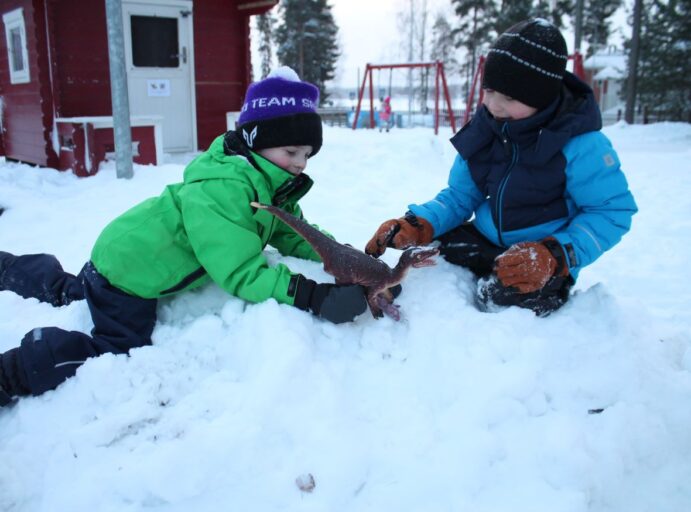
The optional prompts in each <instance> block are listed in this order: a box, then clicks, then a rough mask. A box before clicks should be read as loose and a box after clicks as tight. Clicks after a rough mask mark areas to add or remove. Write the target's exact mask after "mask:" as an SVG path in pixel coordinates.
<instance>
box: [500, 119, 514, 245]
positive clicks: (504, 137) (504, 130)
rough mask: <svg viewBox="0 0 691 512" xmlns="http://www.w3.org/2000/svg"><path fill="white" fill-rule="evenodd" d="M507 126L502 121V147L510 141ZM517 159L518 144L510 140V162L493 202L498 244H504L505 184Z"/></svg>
mask: <svg viewBox="0 0 691 512" xmlns="http://www.w3.org/2000/svg"><path fill="white" fill-rule="evenodd" d="M507 132H508V126H507V124H506V123H504V126H503V127H502V129H501V134H502V142H503V143H504V147H506V145H507V144H508V143H509V142H510V141H509V135H508V133H507ZM517 161H518V146H516V144H514V143H513V142H511V163H509V165H508V167H507V168H506V170H505V171H504V177H503V178H502V180H501V182H499V188H498V189H497V200H496V202H495V209H496V211H497V235H498V237H499V244H500V245H501V246H504V238H503V237H502V210H503V206H502V204H503V202H504V190H505V189H506V184H507V183H508V181H509V178H510V177H511V169H513V166H514V165H516V162H517Z"/></svg>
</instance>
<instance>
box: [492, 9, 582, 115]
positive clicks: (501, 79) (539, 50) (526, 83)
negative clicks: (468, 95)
mask: <svg viewBox="0 0 691 512" xmlns="http://www.w3.org/2000/svg"><path fill="white" fill-rule="evenodd" d="M567 59H568V55H567V50H566V41H564V37H563V36H562V35H561V32H559V29H558V28H557V27H555V26H554V25H552V24H551V23H550V22H549V21H546V20H543V19H539V18H538V19H534V20H526V21H522V22H520V23H517V24H516V25H514V26H513V27H511V28H509V29H508V30H507V31H506V32H504V33H503V34H502V35H500V36H499V38H498V39H497V40H496V41H495V42H494V44H493V45H492V47H491V48H490V50H489V54H488V56H487V61H486V62H485V71H484V76H483V79H482V87H483V88H485V89H492V90H494V91H497V92H500V93H502V94H505V95H506V96H510V97H511V98H513V99H515V100H518V101H520V102H521V103H525V104H526V105H529V106H531V107H534V108H537V109H538V110H541V109H543V108H545V107H546V106H548V105H549V104H550V103H552V101H554V100H555V99H556V97H557V96H558V95H559V91H560V89H561V83H562V78H563V77H564V72H565V71H566V61H567Z"/></svg>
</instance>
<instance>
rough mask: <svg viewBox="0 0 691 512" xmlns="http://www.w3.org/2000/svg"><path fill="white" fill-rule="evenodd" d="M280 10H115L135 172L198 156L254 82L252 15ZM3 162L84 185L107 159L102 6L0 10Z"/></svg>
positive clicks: (89, 2)
mask: <svg viewBox="0 0 691 512" xmlns="http://www.w3.org/2000/svg"><path fill="white" fill-rule="evenodd" d="M277 3H278V0H254V1H251V0H122V12H123V29H124V42H125V60H126V63H125V64H126V71H127V87H128V94H129V103H130V115H131V117H132V127H133V128H132V139H133V150H134V155H135V161H139V162H140V163H156V161H157V155H158V158H160V154H161V152H162V151H166V152H186V151H194V150H197V149H205V148H206V147H207V146H208V145H209V143H210V142H211V140H212V139H213V138H214V137H215V136H217V135H218V134H220V133H223V132H224V131H225V130H226V112H230V111H237V110H240V107H241V105H242V100H243V95H244V92H245V90H246V88H247V85H248V84H249V81H250V72H251V61H250V36H249V34H250V24H249V22H250V16H251V15H255V14H260V13H263V12H266V11H267V10H269V9H270V8H272V7H274V6H275V5H276V4H277ZM0 15H2V19H3V23H2V25H1V28H0V31H2V34H3V35H2V36H0V129H1V131H0V151H1V152H2V154H4V155H5V156H6V158H8V159H12V160H18V161H23V162H28V163H32V164H37V165H41V166H47V167H54V168H59V169H69V168H71V169H72V170H73V171H74V172H75V173H77V174H79V175H89V174H92V173H94V172H96V171H97V170H98V163H99V162H100V161H101V160H102V159H103V158H104V157H105V155H106V154H107V153H108V152H111V151H113V149H114V148H113V133H112V128H110V126H112V117H111V116H112V106H111V94H110V71H109V58H108V37H107V30H106V15H105V0H0Z"/></svg>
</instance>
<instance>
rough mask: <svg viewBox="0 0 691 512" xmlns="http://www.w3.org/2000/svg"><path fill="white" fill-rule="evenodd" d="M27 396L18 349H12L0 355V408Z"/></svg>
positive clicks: (27, 391)
mask: <svg viewBox="0 0 691 512" xmlns="http://www.w3.org/2000/svg"><path fill="white" fill-rule="evenodd" d="M28 394H29V388H28V384H27V380H26V376H25V375H24V372H23V370H22V368H20V361H19V349H18V348H13V349H11V350H8V351H7V352H5V353H4V354H0V407H3V406H6V405H9V404H11V403H12V402H13V401H14V400H16V399H17V398H18V397H20V396H27V395H28Z"/></svg>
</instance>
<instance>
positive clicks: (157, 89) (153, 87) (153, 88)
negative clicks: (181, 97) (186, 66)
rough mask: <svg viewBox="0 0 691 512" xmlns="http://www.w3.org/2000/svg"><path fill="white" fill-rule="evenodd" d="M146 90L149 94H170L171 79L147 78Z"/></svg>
mask: <svg viewBox="0 0 691 512" xmlns="http://www.w3.org/2000/svg"><path fill="white" fill-rule="evenodd" d="M146 92H147V95H148V96H170V80H161V79H159V80H147V81H146Z"/></svg>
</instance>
